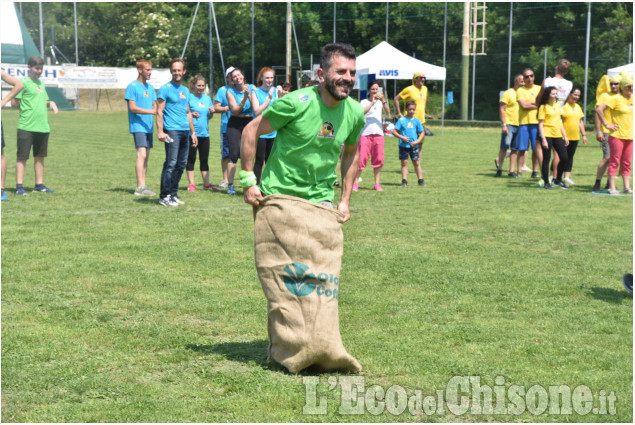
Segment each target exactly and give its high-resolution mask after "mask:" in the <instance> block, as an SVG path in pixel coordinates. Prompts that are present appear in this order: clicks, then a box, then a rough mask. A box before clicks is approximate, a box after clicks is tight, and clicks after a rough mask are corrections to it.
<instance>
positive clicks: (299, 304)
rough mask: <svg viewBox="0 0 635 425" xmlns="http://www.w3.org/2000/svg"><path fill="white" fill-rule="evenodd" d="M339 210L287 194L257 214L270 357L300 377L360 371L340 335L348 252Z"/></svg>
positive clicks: (262, 205) (262, 204) (259, 266)
mask: <svg viewBox="0 0 635 425" xmlns="http://www.w3.org/2000/svg"><path fill="white" fill-rule="evenodd" d="M343 222H344V215H343V214H342V213H340V212H339V211H337V210H335V209H332V208H328V207H324V206H321V205H317V204H315V203H312V202H309V201H306V200H304V199H300V198H295V197H292V196H285V195H271V196H267V197H266V198H265V199H264V200H263V201H261V202H260V206H259V207H258V208H257V210H256V211H255V226H254V234H255V237H254V240H255V244H254V245H255V257H256V269H257V270H258V278H259V279H260V283H261V284H262V289H263V291H264V293H265V297H267V301H268V315H269V320H268V331H269V356H270V357H273V359H274V360H276V361H277V362H278V363H280V364H281V365H283V366H284V367H286V368H287V369H288V370H289V372H291V373H297V372H299V371H301V370H303V369H305V368H307V367H309V366H316V367H317V368H320V369H323V370H341V371H352V372H359V371H361V370H362V367H361V365H360V364H359V362H358V361H357V360H355V358H354V357H353V356H351V355H350V354H348V353H347V352H346V349H345V348H344V345H343V344H342V337H341V336H340V324H339V309H338V294H339V276H340V268H341V260H342V252H343V237H342V223H343Z"/></svg>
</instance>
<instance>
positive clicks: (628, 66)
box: [606, 64, 633, 78]
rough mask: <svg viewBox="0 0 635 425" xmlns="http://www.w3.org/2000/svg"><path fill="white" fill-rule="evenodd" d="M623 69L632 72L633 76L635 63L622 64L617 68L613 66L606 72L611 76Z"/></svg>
mask: <svg viewBox="0 0 635 425" xmlns="http://www.w3.org/2000/svg"><path fill="white" fill-rule="evenodd" d="M622 71H626V72H628V73H629V74H631V77H632V76H633V64H630V65H622V66H618V67H617V68H611V69H609V70H608V71H607V72H606V73H607V75H608V76H609V78H610V77H612V76H614V75H617V74H619V73H620V72H622Z"/></svg>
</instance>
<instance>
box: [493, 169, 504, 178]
mask: <svg viewBox="0 0 635 425" xmlns="http://www.w3.org/2000/svg"><path fill="white" fill-rule="evenodd" d="M494 177H503V170H496V175H495V176H494Z"/></svg>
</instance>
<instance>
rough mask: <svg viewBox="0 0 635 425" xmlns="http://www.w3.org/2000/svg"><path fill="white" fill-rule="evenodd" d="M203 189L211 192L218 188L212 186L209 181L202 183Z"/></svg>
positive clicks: (216, 190)
mask: <svg viewBox="0 0 635 425" xmlns="http://www.w3.org/2000/svg"><path fill="white" fill-rule="evenodd" d="M203 190H211V191H212V192H218V189H217V188H216V186H214V185H213V184H211V183H209V184H206V185H203Z"/></svg>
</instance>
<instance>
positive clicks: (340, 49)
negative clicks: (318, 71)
mask: <svg viewBox="0 0 635 425" xmlns="http://www.w3.org/2000/svg"><path fill="white" fill-rule="evenodd" d="M333 56H343V57H345V58H346V59H352V60H355V58H356V53H355V49H354V48H353V46H351V45H350V44H346V43H330V44H327V45H326V46H324V47H323V48H322V54H321V55H320V68H322V69H323V70H325V71H326V70H328V69H329V68H330V67H331V65H332V64H333Z"/></svg>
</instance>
